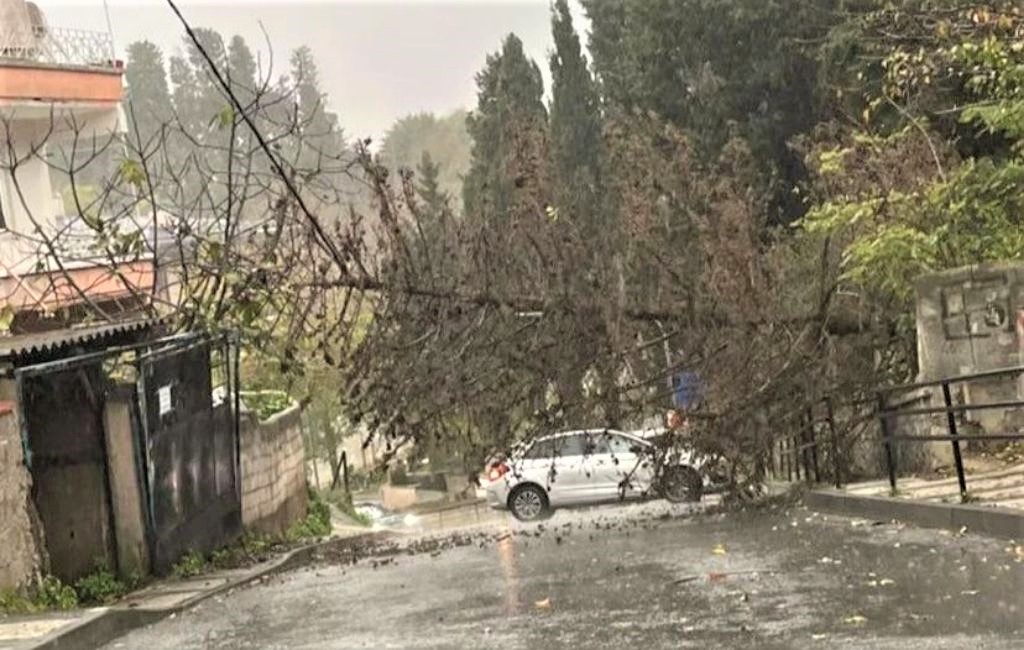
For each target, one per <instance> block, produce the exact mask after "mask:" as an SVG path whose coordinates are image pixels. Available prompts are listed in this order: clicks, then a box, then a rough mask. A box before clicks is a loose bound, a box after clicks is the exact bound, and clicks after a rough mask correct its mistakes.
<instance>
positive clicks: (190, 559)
mask: <svg viewBox="0 0 1024 650" xmlns="http://www.w3.org/2000/svg"><path fill="white" fill-rule="evenodd" d="M206 569H207V566H206V558H205V557H203V554H202V553H199V552H197V551H189V552H188V553H185V554H184V555H182V556H181V558H180V559H179V560H178V561H177V562H175V564H174V566H173V567H171V574H173V575H174V576H175V577H177V578H194V577H196V576H197V575H200V574H202V573H204V572H205V571H206Z"/></svg>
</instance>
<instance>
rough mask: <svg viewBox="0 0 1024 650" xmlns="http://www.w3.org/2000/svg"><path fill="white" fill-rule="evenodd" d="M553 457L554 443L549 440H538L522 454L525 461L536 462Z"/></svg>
mask: <svg viewBox="0 0 1024 650" xmlns="http://www.w3.org/2000/svg"><path fill="white" fill-rule="evenodd" d="M554 455H555V441H554V440H552V439H550V438H549V439H547V440H538V441H536V442H535V443H533V446H532V447H530V448H529V449H528V450H526V453H525V454H523V458H525V459H527V460H537V459H541V458H551V457H552V456H554Z"/></svg>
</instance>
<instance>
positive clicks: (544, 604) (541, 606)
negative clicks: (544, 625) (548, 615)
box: [533, 596, 551, 609]
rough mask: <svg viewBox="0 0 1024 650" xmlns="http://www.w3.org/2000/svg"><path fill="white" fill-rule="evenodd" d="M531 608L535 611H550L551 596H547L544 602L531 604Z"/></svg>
mask: <svg viewBox="0 0 1024 650" xmlns="http://www.w3.org/2000/svg"><path fill="white" fill-rule="evenodd" d="M533 606H534V607H536V608H537V609H551V596H548V597H547V598H545V599H544V600H538V601H536V602H535V603H533Z"/></svg>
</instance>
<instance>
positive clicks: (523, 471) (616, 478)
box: [486, 429, 705, 521]
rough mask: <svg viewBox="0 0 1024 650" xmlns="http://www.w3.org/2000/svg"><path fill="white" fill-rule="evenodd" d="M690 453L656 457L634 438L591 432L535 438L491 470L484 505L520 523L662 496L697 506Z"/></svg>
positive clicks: (698, 479) (697, 483) (700, 484)
mask: <svg viewBox="0 0 1024 650" xmlns="http://www.w3.org/2000/svg"><path fill="white" fill-rule="evenodd" d="M697 465H698V464H697V463H696V462H694V457H693V455H692V454H690V453H686V452H679V451H675V452H674V453H672V454H670V455H669V456H667V457H666V456H664V455H663V454H661V453H659V450H658V449H657V448H656V446H655V445H654V443H653V441H651V440H649V439H644V438H642V437H640V436H638V435H633V434H629V433H623V432H621V431H612V430H608V429H594V430H584V431H566V432H563V433H556V434H552V435H548V436H543V437H540V438H537V439H536V440H534V441H533V443H532V444H529V445H522V446H519V447H517V448H516V449H514V450H513V451H512V452H511V453H510V454H509V457H508V458H507V459H505V460H503V461H500V462H496V463H494V464H492V465H491V466H490V468H489V470H488V475H487V479H488V481H487V485H486V489H487V503H488V505H490V506H491V507H492V508H498V509H506V508H507V509H508V510H510V511H511V512H512V514H513V515H514V516H515V517H516V518H517V519H519V520H522V521H531V520H535V519H541V518H543V517H545V516H547V515H548V514H549V513H550V512H551V510H553V509H554V508H559V507H563V506H574V505H583V504H590V503H600V502H608V501H617V500H621V499H636V498H644V497H648V496H663V497H665V498H666V499H668V500H670V501H673V502H685V501H699V500H700V498H701V495H702V494H703V489H704V482H705V480H704V478H703V477H702V475H701V472H700V471H699V467H698V466H697Z"/></svg>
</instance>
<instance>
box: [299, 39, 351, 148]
mask: <svg viewBox="0 0 1024 650" xmlns="http://www.w3.org/2000/svg"><path fill="white" fill-rule="evenodd" d="M291 75H292V78H291V82H292V83H293V84H294V86H295V96H296V109H297V113H298V118H299V126H300V128H301V129H302V135H303V138H302V140H303V144H304V150H303V151H302V152H301V154H300V155H301V157H302V158H301V161H300V163H299V164H300V166H306V165H308V164H316V162H317V161H318V159H320V160H322V158H323V157H325V156H326V157H328V158H335V157H337V156H339V155H340V154H341V152H342V151H343V149H344V148H345V141H344V135H343V133H342V132H341V129H340V127H339V126H338V116H337V115H335V114H334V113H332V112H331V111H328V110H327V94H326V93H325V92H324V91H323V89H322V88H321V87H320V71H319V69H318V68H317V65H316V60H315V59H314V57H313V51H312V50H311V49H309V48H308V47H306V46H304V45H303V46H302V47H299V48H297V49H296V50H295V51H294V52H292V56H291Z"/></svg>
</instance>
